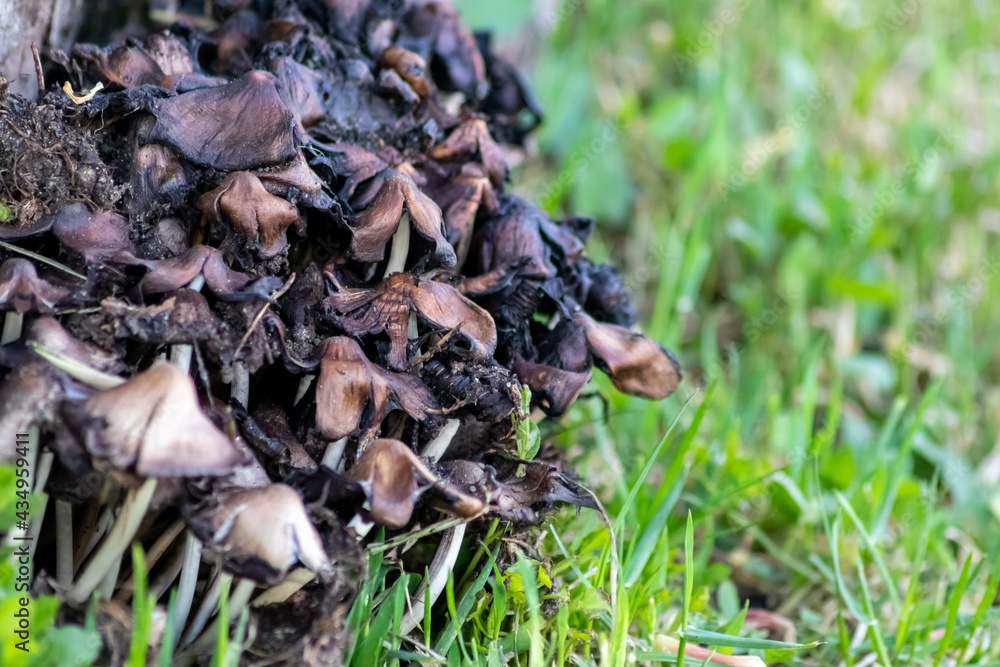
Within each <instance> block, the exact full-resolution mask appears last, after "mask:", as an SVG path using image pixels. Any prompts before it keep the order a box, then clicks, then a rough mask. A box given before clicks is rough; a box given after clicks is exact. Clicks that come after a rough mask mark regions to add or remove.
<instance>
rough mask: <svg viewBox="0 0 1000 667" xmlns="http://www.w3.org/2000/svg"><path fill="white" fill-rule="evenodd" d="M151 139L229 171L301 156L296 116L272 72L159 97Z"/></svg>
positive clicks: (155, 107)
mask: <svg viewBox="0 0 1000 667" xmlns="http://www.w3.org/2000/svg"><path fill="white" fill-rule="evenodd" d="M153 113H154V115H155V116H156V124H155V125H154V126H153V129H152V130H151V132H150V136H149V141H151V142H162V143H166V144H169V145H170V146H172V147H173V148H175V149H177V151H178V152H179V153H180V154H181V155H183V156H184V157H186V158H187V159H189V160H191V161H192V162H194V163H196V164H200V165H204V166H207V167H214V168H215V169H221V170H226V171H234V170H238V169H252V168H254V167H261V166H265V165H272V164H279V163H282V162H285V161H287V160H291V159H292V158H293V157H295V148H296V147H295V139H294V135H293V132H292V128H293V124H294V118H293V116H292V112H291V111H289V110H288V108H287V107H285V104H284V102H282V101H281V96H280V95H279V94H278V89H277V87H276V86H275V78H274V75H273V74H271V73H269V72H261V71H252V72H247V73H246V74H244V75H243V76H241V77H239V78H238V79H236V80H235V81H233V82H232V83H229V84H226V85H223V86H215V87H212V88H199V89H197V90H192V91H190V92H187V93H184V94H182V95H178V96H176V97H171V98H167V99H165V100H158V101H157V102H156V104H155V106H154V109H153Z"/></svg>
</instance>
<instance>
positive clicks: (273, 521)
mask: <svg viewBox="0 0 1000 667" xmlns="http://www.w3.org/2000/svg"><path fill="white" fill-rule="evenodd" d="M188 524H189V526H190V527H191V530H192V531H194V533H195V535H197V536H198V537H199V538H200V539H202V540H204V541H205V543H206V545H207V546H208V547H209V548H210V549H212V550H213V551H215V552H217V553H220V554H222V556H223V558H224V559H225V561H224V562H225V565H226V567H227V568H228V569H230V570H232V571H234V572H236V573H237V574H239V575H240V576H245V577H250V578H251V579H255V580H256V581H259V582H262V583H273V582H274V581H275V580H277V579H279V578H280V577H281V576H283V575H284V574H285V573H286V572H288V570H289V569H290V568H291V567H292V566H293V565H294V564H295V563H296V562H301V563H302V564H303V565H305V566H306V567H307V568H309V569H310V570H312V571H313V572H316V573H317V574H320V575H322V576H326V575H327V574H328V573H329V572H330V569H331V565H330V559H329V558H328V557H327V555H326V550H325V549H324V548H323V541H322V540H321V539H320V536H319V534H318V533H317V532H316V528H314V527H313V524H312V521H310V520H309V515H308V514H307V513H306V508H305V506H304V505H303V504H302V499H301V498H300V497H299V494H298V493H296V492H295V490H294V489H293V488H292V487H290V486H287V485H285V484H270V485H268V486H265V487H259V488H250V489H228V490H226V491H224V492H222V497H221V498H219V500H218V502H217V503H210V504H208V505H207V506H206V507H204V508H202V509H200V510H197V511H195V512H194V513H193V514H192V515H191V516H190V517H189V518H188Z"/></svg>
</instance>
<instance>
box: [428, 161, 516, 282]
mask: <svg viewBox="0 0 1000 667" xmlns="http://www.w3.org/2000/svg"><path fill="white" fill-rule="evenodd" d="M428 180H429V181H430V184H429V186H428V188H427V189H428V192H429V193H430V195H431V196H432V197H433V198H434V201H436V202H437V203H438V204H440V206H441V209H442V211H443V213H444V215H443V217H444V224H445V230H446V233H447V237H448V242H449V243H451V245H452V247H453V248H454V249H455V255H456V257H457V262H456V266H463V265H464V264H465V260H466V258H467V257H468V255H469V247H470V246H471V244H472V236H473V227H474V226H475V222H476V217H477V216H478V215H479V212H480V211H483V213H484V214H485V215H487V216H492V215H496V213H497V211H498V206H499V205H498V202H497V196H496V193H495V192H494V190H493V186H492V185H491V183H490V179H489V178H488V177H487V176H486V174H485V172H484V171H483V169H482V167H480V166H479V165H477V164H471V163H470V164H464V165H462V168H461V170H460V171H459V172H458V173H457V174H455V173H453V172H452V171H450V170H449V171H446V172H443V173H440V174H434V177H433V178H429V179H428Z"/></svg>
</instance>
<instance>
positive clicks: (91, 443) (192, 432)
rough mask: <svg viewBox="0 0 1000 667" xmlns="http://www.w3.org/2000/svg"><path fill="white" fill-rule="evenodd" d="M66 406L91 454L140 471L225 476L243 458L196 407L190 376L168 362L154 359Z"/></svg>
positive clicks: (163, 475)
mask: <svg viewBox="0 0 1000 667" xmlns="http://www.w3.org/2000/svg"><path fill="white" fill-rule="evenodd" d="M71 410H72V411H73V413H74V414H75V415H77V419H76V421H77V422H78V424H79V425H80V427H81V428H82V430H83V433H82V438H81V439H82V441H83V443H84V446H85V447H86V448H87V450H88V451H89V452H90V453H91V454H92V455H94V456H97V457H99V458H103V459H107V460H108V461H109V462H110V463H111V464H112V465H115V466H117V467H120V468H132V467H133V466H134V470H135V472H137V473H139V474H140V475H148V476H152V477H194V476H202V475H225V474H228V473H230V472H232V471H233V468H234V467H235V466H237V465H240V464H241V463H243V461H244V458H243V455H242V454H241V453H240V452H239V450H237V449H236V448H235V447H234V446H233V444H232V442H230V440H229V438H227V437H226V436H225V435H224V434H223V433H222V431H220V430H219V429H218V428H217V427H216V426H215V425H214V424H213V423H212V422H211V421H209V419H208V417H206V416H205V414H204V413H203V412H202V411H201V408H200V407H199V405H198V397H197V395H196V393H195V389H194V382H193V381H192V380H191V378H190V376H188V375H186V374H185V373H184V372H183V371H181V370H180V369H179V368H178V367H177V366H174V365H173V364H164V363H161V364H156V365H154V366H152V367H151V368H149V369H148V370H145V371H143V372H142V373H140V374H139V375H136V376H135V377H133V378H131V379H129V380H126V381H125V382H124V383H123V384H121V385H119V386H117V387H114V388H112V389H105V390H104V391H101V392H98V393H97V394H95V395H94V396H92V397H90V398H88V399H87V400H85V401H83V402H82V403H80V404H79V405H74V406H72V408H71Z"/></svg>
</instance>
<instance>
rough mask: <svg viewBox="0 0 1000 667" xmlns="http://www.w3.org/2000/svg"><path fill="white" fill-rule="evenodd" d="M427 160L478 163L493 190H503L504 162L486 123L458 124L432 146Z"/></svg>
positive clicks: (475, 120) (470, 122)
mask: <svg viewBox="0 0 1000 667" xmlns="http://www.w3.org/2000/svg"><path fill="white" fill-rule="evenodd" d="M431 157H433V158H434V159H435V160H439V161H441V162H456V161H458V162H467V161H469V160H478V161H479V162H480V163H481V164H482V165H483V169H485V170H486V174H487V175H488V176H489V179H490V182H491V183H492V184H493V186H494V187H496V188H500V187H503V182H504V180H505V179H506V178H507V160H506V158H505V157H504V154H503V150H502V149H501V148H500V146H498V145H497V144H496V142H495V141H493V137H491V136H490V130H489V128H488V127H487V126H486V121H485V120H482V119H480V118H472V119H469V120H467V121H465V122H464V123H462V124H461V125H459V126H458V127H457V128H456V129H455V130H454V131H453V132H452V133H451V134H450V135H448V138H447V139H445V140H444V141H443V142H441V143H440V144H438V145H437V146H435V147H434V149H433V150H432V151H431Z"/></svg>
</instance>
